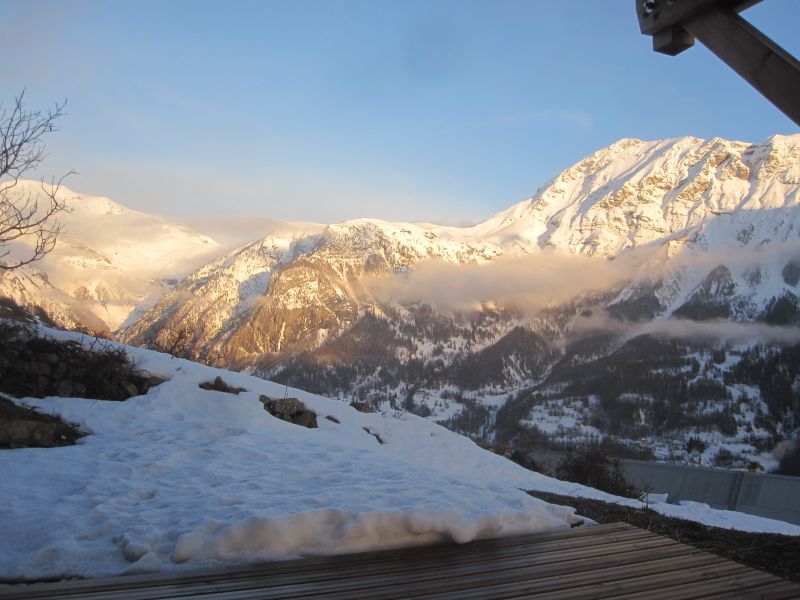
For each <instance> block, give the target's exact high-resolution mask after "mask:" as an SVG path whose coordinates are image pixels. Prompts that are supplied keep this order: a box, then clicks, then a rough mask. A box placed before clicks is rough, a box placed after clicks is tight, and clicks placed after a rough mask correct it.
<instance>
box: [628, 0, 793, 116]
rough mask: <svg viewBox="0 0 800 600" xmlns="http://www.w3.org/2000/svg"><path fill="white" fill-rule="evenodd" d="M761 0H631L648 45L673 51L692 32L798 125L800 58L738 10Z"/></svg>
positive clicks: (679, 49) (679, 48) (688, 39)
mask: <svg viewBox="0 0 800 600" xmlns="http://www.w3.org/2000/svg"><path fill="white" fill-rule="evenodd" d="M759 1H761V0H739V1H737V0H636V15H637V17H638V19H639V29H640V30H641V32H642V33H643V34H645V35H650V36H652V37H653V50H655V51H656V52H661V53H664V54H669V55H671V56H675V55H676V54H679V53H681V52H683V51H684V50H686V49H688V48H690V47H691V46H692V45H694V40H695V38H696V39H698V40H699V41H700V42H701V43H702V44H703V45H704V46H706V47H707V48H708V49H709V50H711V51H712V52H713V53H714V54H716V55H717V56H718V57H719V58H720V59H722V61H723V62H725V63H726V64H727V65H728V66H729V67H731V68H732V69H733V70H734V71H736V72H737V73H738V74H739V75H740V76H741V77H743V78H744V79H745V80H747V81H748V82H749V83H750V84H751V85H752V86H753V87H754V88H756V89H757V90H758V91H759V92H761V93H762V94H763V95H764V96H765V97H766V98H767V99H768V100H769V101H770V102H772V103H773V104H774V105H775V106H777V107H778V108H779V109H780V110H781V111H783V113H784V114H786V116H788V117H789V118H790V119H792V120H793V121H794V122H795V123H797V125H799V126H800V62H798V60H797V59H796V58H794V57H793V56H792V55H791V54H789V53H788V52H786V50H784V49H783V48H781V47H780V46H779V45H778V44H776V43H775V42H774V41H772V40H771V39H770V38H768V37H767V36H766V35H764V34H763V33H762V32H761V31H759V30H758V29H757V28H756V27H754V26H753V25H751V24H750V23H749V22H748V21H746V20H745V19H744V18H742V17H741V16H739V14H738V12H740V11H742V10H744V9H746V8H749V7H750V6H752V5H753V4H756V3H758V2H759Z"/></svg>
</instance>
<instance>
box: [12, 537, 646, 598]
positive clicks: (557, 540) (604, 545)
mask: <svg viewBox="0 0 800 600" xmlns="http://www.w3.org/2000/svg"><path fill="white" fill-rule="evenodd" d="M592 529H596V528H592ZM650 537H651V536H650V534H648V533H647V532H645V531H643V530H641V529H637V528H635V527H629V528H624V529H621V530H620V529H619V528H614V529H612V530H611V531H610V533H608V534H604V532H603V531H602V530H599V529H598V531H596V532H595V531H593V532H592V535H591V536H587V535H581V536H578V537H577V538H576V539H575V540H572V539H571V536H570V538H569V539H567V540H566V541H565V539H564V535H560V536H557V537H556V536H553V535H549V534H548V535H545V536H539V535H533V536H524V537H521V538H519V539H517V540H516V543H513V544H497V543H495V540H480V541H477V542H473V543H471V544H466V545H458V544H442V545H438V546H426V547H421V548H413V549H408V548H406V549H401V550H392V551H385V552H383V553H364V554H357V555H344V556H334V557H325V558H312V559H302V560H297V561H282V562H280V563H266V564H263V565H253V566H250V567H249V568H247V569H244V570H242V569H237V570H236V572H232V573H228V572H225V571H222V572H220V571H215V572H213V573H205V572H204V573H200V574H193V575H192V576H191V577H183V578H181V577H176V578H174V579H171V578H164V577H163V576H162V575H161V574H159V576H157V577H155V578H152V579H150V578H148V577H146V576H145V577H141V576H135V577H133V578H131V579H130V580H129V579H128V578H114V579H110V580H103V581H102V582H99V585H93V583H94V582H93V581H92V580H84V581H78V582H68V586H65V588H62V589H59V593H60V594H61V595H62V596H67V595H69V594H72V595H75V594H78V595H81V596H87V595H88V594H90V593H91V594H92V598H96V599H101V598H102V597H103V596H102V591H103V590H105V589H108V590H110V591H113V590H115V589H117V588H118V587H119V585H120V583H121V582H124V583H125V584H126V585H127V587H129V588H131V589H135V588H146V589H152V588H155V587H159V586H167V587H170V588H177V587H184V586H186V587H188V588H192V587H194V586H197V585H200V586H202V585H208V584H209V582H210V581H214V582H215V583H217V584H218V583H219V582H220V581H237V580H243V579H253V578H261V579H264V580H268V579H270V578H280V577H281V576H283V575H288V576H290V577H292V578H295V579H300V580H303V578H305V577H307V576H308V577H314V578H321V579H324V578H325V577H324V576H325V575H326V574H328V575H330V576H331V577H335V578H342V577H346V576H363V575H368V574H370V573H371V572H375V573H381V574H385V573H386V572H387V569H388V570H391V569H398V568H406V569H423V570H424V569H425V568H426V567H425V565H421V564H420V563H421V562H422V561H423V560H426V561H429V562H430V563H431V565H433V567H432V568H435V565H439V564H441V563H442V562H447V561H451V560H455V561H456V562H457V563H458V564H465V563H470V562H474V561H482V562H485V561H486V560H487V558H488V557H493V558H496V559H497V560H502V559H505V558H506V557H514V556H516V555H518V554H523V555H535V554H542V553H550V552H557V551H562V552H563V551H564V550H570V551H575V550H576V549H577V550H581V551H586V552H592V551H593V550H592V549H593V548H596V549H597V552H606V551H608V548H609V547H611V548H612V549H613V547H614V544H616V543H623V544H626V543H629V542H636V541H643V540H647V539H649V538H650ZM541 539H543V540H544V541H542V542H540V541H539V540H541ZM577 540H580V543H577V544H576V541H577ZM498 546H499V547H498ZM52 589H53V586H52V585H50V584H45V585H42V586H31V588H30V589H29V591H28V594H27V595H26V597H27V598H46V597H48V596H49V595H51V593H52ZM90 590H94V593H92V591H90ZM0 598H3V595H2V593H0Z"/></svg>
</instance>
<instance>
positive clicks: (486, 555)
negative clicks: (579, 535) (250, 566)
mask: <svg viewBox="0 0 800 600" xmlns="http://www.w3.org/2000/svg"><path fill="white" fill-rule="evenodd" d="M612 537H615V536H612ZM648 550H649V551H651V552H663V551H664V549H663V547H662V545H661V543H660V540H658V539H653V538H652V536H644V537H641V536H640V537H637V538H630V537H629V538H626V539H625V538H623V539H619V540H617V541H614V542H610V543H608V544H603V545H593V546H589V547H583V546H582V545H578V546H575V547H573V548H563V547H555V549H554V550H550V549H549V548H543V547H537V546H536V545H530V546H523V547H522V549H521V551H517V552H515V553H513V554H509V553H507V552H501V553H498V552H497V551H493V552H479V553H473V554H472V555H471V556H470V555H468V556H467V559H466V560H465V559H464V558H463V557H461V556H458V555H455V556H449V557H447V558H446V559H441V558H440V559H437V560H428V557H426V556H424V554H423V555H411V556H407V557H406V559H405V560H403V561H400V562H394V563H388V564H384V565H382V566H381V568H380V569H374V568H373V567H372V565H362V566H361V567H357V568H355V569H353V568H348V569H339V568H338V567H334V568H330V569H325V570H324V571H319V572H311V573H301V574H299V575H298V574H296V573H287V574H283V575H268V576H263V575H260V574H258V573H253V574H252V576H251V577H246V578H237V579H234V580H216V581H213V582H211V583H208V582H201V583H199V584H189V585H187V584H184V585H183V586H158V587H157V588H155V587H152V588H146V589H143V590H132V593H131V594H130V596H129V597H130V598H131V599H132V600H135V599H137V598H150V597H152V595H153V593H155V592H157V591H158V592H159V593H164V594H165V595H166V594H167V593H170V594H174V596H176V597H177V596H181V595H183V596H189V595H193V594H197V593H200V592H201V591H204V592H205V593H210V592H214V593H229V592H234V591H236V590H248V589H259V590H260V592H259V593H260V594H262V595H268V594H269V593H271V592H270V591H269V590H270V589H271V588H275V587H279V586H280V587H281V588H282V590H283V591H281V592H280V594H284V593H289V591H290V588H289V587H288V586H295V587H294V588H291V593H294V594H300V593H303V592H305V591H306V590H308V589H311V590H312V591H314V592H316V591H318V590H326V591H329V590H331V589H338V588H341V587H342V586H349V587H348V589H350V590H352V589H356V588H362V587H369V586H374V585H378V584H383V585H388V586H393V585H396V584H402V583H404V582H405V581H407V580H408V578H409V577H411V576H413V578H414V579H416V580H435V579H442V578H454V577H455V578H458V577H462V576H465V575H475V574H480V573H486V574H487V577H490V578H491V577H492V576H493V575H492V574H493V573H494V572H495V571H496V570H497V569H498V568H504V569H507V570H508V569H513V568H517V567H519V566H530V565H532V564H533V565H536V566H537V568H539V569H542V568H546V567H547V565H548V564H549V563H555V564H565V563H566V562H574V561H576V560H579V559H586V558H594V559H595V560H601V561H603V562H608V560H609V557H610V556H617V555H618V554H619V553H628V554H630V553H636V552H645V551H648ZM423 561H424V562H423ZM421 563H422V564H421ZM348 582H350V583H348ZM348 593H350V592H348ZM113 595H114V592H113V591H109V592H108V593H106V592H105V591H104V592H100V593H98V594H92V593H91V592H88V591H84V592H82V594H81V597H82V598H87V599H88V598H91V599H92V600H105V598H113Z"/></svg>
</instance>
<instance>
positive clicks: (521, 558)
mask: <svg viewBox="0 0 800 600" xmlns="http://www.w3.org/2000/svg"><path fill="white" fill-rule="evenodd" d="M610 597H613V598H647V599H648V600H657V599H659V598H664V599H669V600H673V599H676V598H725V599H733V598H748V599H749V598H769V599H770V600H772V599H779V598H800V585H798V584H795V583H791V582H788V581H785V580H783V579H780V578H778V577H775V576H774V575H770V574H768V573H764V572H762V571H757V570H755V569H750V568H748V567H745V566H743V565H740V564H738V563H734V562H731V561H729V560H726V559H724V558H720V557H718V556H715V555H713V554H709V553H707V552H703V551H700V550H697V549H695V548H692V547H690V546H685V545H683V544H679V543H677V542H674V541H672V540H670V539H668V538H665V537H662V536H659V535H656V534H654V533H650V532H648V531H644V530H642V529H637V528H635V527H632V526H630V525H626V524H624V523H616V524H613V525H600V526H597V527H586V528H580V529H573V530H571V531H567V532H562V533H555V534H544V535H527V536H520V537H513V538H503V539H493V540H481V541H477V542H472V543H470V544H464V545H456V544H442V545H437V546H426V547H420V548H405V549H401V550H389V551H382V552H370V553H363V554H350V555H344V556H335V557H326V558H307V559H300V560H292V561H282V562H273V563H266V564H261V565H251V566H248V567H235V568H229V569H216V570H209V571H203V572H192V573H181V574H174V573H173V574H156V575H133V576H128V577H116V578H111V579H102V580H84V581H69V582H61V583H53V584H36V585H28V586H14V587H12V588H0V599H8V598H15V599H19V600H23V599H27V598H31V599H32V598H36V599H39V600H44V599H46V598H50V599H54V598H63V599H67V600H70V599H72V600H77V599H78V598H81V599H83V598H86V599H87V600H102V599H119V598H130V599H149V598H201V599H202V600H216V599H223V598H224V599H226V600H234V599H235V600H244V599H264V600H266V599H275V598H282V599H286V598H304V599H311V598H330V599H341V600H356V599H364V598H369V599H390V598H425V599H433V598H450V599H458V600H470V599H477V598H491V599H499V598H566V599H570V600H573V599H575V600H577V599H579V598H610Z"/></svg>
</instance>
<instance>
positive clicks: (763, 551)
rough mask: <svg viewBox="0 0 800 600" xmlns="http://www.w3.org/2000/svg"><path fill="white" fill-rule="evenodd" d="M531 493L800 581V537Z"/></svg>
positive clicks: (603, 520) (587, 514)
mask: <svg viewBox="0 0 800 600" xmlns="http://www.w3.org/2000/svg"><path fill="white" fill-rule="evenodd" d="M528 493H529V494H530V495H531V496H534V497H535V498H540V499H541V500H544V501H545V502H550V503H551V504H560V505H563V506H572V507H574V508H575V510H576V512H577V513H578V514H579V515H581V516H584V517H588V518H590V519H592V520H594V521H597V522H598V523H618V522H624V523H630V524H631V525H634V526H636V527H640V528H642V529H646V530H648V531H652V532H653V533H658V534H660V535H664V536H666V537H669V538H672V539H673V540H676V541H678V542H681V543H684V544H688V545H690V546H694V547H696V548H700V549H702V550H705V551H707V552H712V553H713V554H717V555H718V556H723V557H725V558H728V559H730V560H735V561H736V562H739V563H742V564H745V565H747V566H749V567H753V568H755V569H761V570H762V571H767V572H768V573H772V574H773V575H777V576H778V577H783V578H784V579H789V580H791V581H797V582H800V537H797V536H789V535H778V534H772V533H748V532H744V531H734V530H732V529H723V528H720V527H710V526H708V525H703V524H701V523H695V522H694V521H685V520H683V519H675V518H673V517H666V516H664V515H661V514H659V513H657V512H655V511H654V510H651V509H649V508H641V509H638V508H633V507H629V506H620V505H619V504H612V503H609V502H602V501H600V500H589V499H587V498H576V497H573V496H560V495H558V494H549V493H546V492H535V491H529V492H528Z"/></svg>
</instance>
